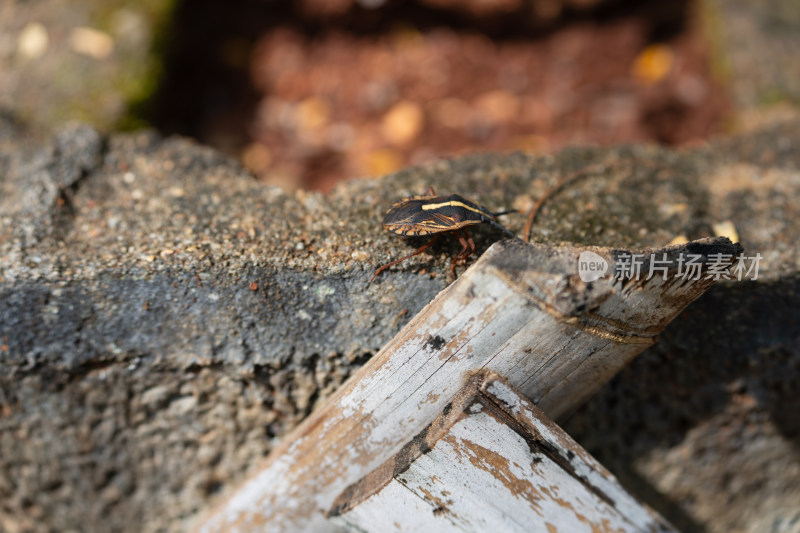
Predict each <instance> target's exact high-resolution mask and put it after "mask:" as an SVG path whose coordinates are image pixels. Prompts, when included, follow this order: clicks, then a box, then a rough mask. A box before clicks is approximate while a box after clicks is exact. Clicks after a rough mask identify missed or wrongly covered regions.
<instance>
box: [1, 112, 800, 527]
mask: <svg viewBox="0 0 800 533" xmlns="http://www.w3.org/2000/svg"><path fill="white" fill-rule="evenodd" d="M798 147H800V122H797V121H795V122H788V123H784V124H781V125H775V126H772V127H770V128H768V129H765V130H762V131H760V132H757V133H752V134H748V135H746V136H743V137H740V138H733V139H728V140H722V141H719V142H716V143H714V144H711V145H709V146H705V147H701V148H696V149H693V150H690V151H683V152H679V151H678V152H676V151H671V150H666V149H662V148H657V147H653V146H629V147H620V148H613V149H608V148H603V149H594V148H573V149H568V150H565V151H562V152H560V153H558V154H556V155H553V156H530V155H524V154H509V155H476V156H468V157H462V158H458V159H453V160H450V161H441V162H437V163H434V164H431V165H428V166H425V167H421V168H412V169H408V170H405V171H402V172H400V173H398V174H395V175H392V176H387V177H385V178H383V179H380V180H371V181H365V180H362V181H351V182H348V183H344V184H342V185H341V186H339V187H338V188H337V189H336V190H335V191H334V192H333V193H331V194H330V195H328V196H322V195H320V194H317V193H310V192H303V191H300V192H298V193H296V194H285V193H283V192H282V191H281V190H280V189H277V188H273V187H267V186H264V185H261V184H259V183H257V182H255V181H254V180H253V179H252V178H251V176H249V175H248V174H247V172H246V171H245V170H243V169H242V168H241V167H240V166H239V165H238V164H237V163H235V162H234V161H232V160H230V159H227V158H225V157H224V156H222V155H220V154H219V153H217V152H215V151H212V150H210V149H207V148H204V147H201V146H198V145H196V144H193V143H192V142H190V141H188V140H184V139H180V138H167V139H163V138H160V137H158V136H156V135H154V134H151V133H139V134H129V135H114V136H111V137H103V136H101V135H100V134H98V133H97V132H96V131H94V130H92V129H90V128H88V127H86V126H82V125H70V126H67V127H65V128H63V129H61V130H60V131H59V132H58V133H57V134H56V135H55V136H54V138H53V139H52V140H51V141H50V142H48V143H45V144H36V143H33V142H32V141H26V140H25V134H24V131H21V130H20V127H19V126H18V125H15V124H14V123H12V122H11V121H9V120H5V119H3V118H2V117H0V341H1V342H0V530H4V531H11V532H14V531H56V530H57V531H175V530H181V529H183V528H185V527H186V526H187V525H188V524H189V523H190V521H191V519H192V518H193V517H194V516H196V514H197V513H198V512H199V511H201V510H203V509H205V508H207V507H208V506H209V505H211V504H212V503H213V502H214V501H216V500H217V498H218V497H219V495H220V494H221V493H222V492H224V490H225V489H228V488H230V487H231V486H232V485H233V484H235V483H236V482H238V481H241V480H242V479H244V478H245V477H246V475H247V473H248V472H252V471H253V470H254V469H255V467H256V466H257V464H258V463H259V461H260V460H261V459H262V458H263V457H264V456H265V455H266V454H267V453H268V452H269V450H270V449H271V447H272V446H273V443H274V440H275V439H276V438H279V437H280V436H281V435H283V434H285V433H286V432H287V431H288V430H289V429H290V428H291V427H293V426H294V425H295V424H297V423H298V422H299V421H300V420H301V419H302V418H303V417H304V416H305V415H307V414H308V413H309V412H310V410H311V409H312V408H313V406H314V404H315V403H316V402H318V401H319V400H321V399H322V398H324V397H325V396H326V395H328V394H329V393H330V392H332V391H333V390H335V388H336V387H337V386H338V385H340V384H341V383H342V382H343V381H344V380H345V379H346V378H347V376H349V375H350V374H351V373H352V372H353V371H354V370H355V369H356V368H358V367H359V366H360V365H361V364H362V363H363V362H364V361H365V360H366V359H367V358H369V357H370V356H371V355H372V354H374V353H375V352H376V351H377V350H378V349H379V348H380V347H381V345H383V344H384V343H385V342H386V341H388V340H389V339H390V338H391V337H392V336H393V335H394V334H395V333H396V332H397V331H398V330H399V329H400V327H401V326H402V325H403V324H404V323H405V321H407V320H408V319H409V318H410V317H411V316H413V315H414V314H415V313H416V312H417V311H419V310H420V309H421V308H422V307H423V306H424V305H425V304H426V303H427V302H428V301H430V300H431V299H432V298H433V297H434V296H435V294H436V293H437V292H438V291H440V290H441V289H442V288H443V287H445V285H446V282H447V277H448V275H449V263H450V257H451V256H452V254H453V253H454V252H457V251H458V249H459V248H460V247H459V245H458V243H457V242H452V241H448V240H446V239H443V240H442V242H441V243H439V244H437V245H435V246H433V247H432V248H431V249H430V250H429V252H428V253H426V254H422V255H420V256H418V257H416V258H414V259H413V260H409V261H407V262H406V263H403V264H400V265H397V266H395V267H393V268H391V269H389V270H387V271H386V272H384V273H383V274H382V275H381V276H380V277H379V278H378V279H377V280H376V281H375V282H374V283H373V284H371V285H367V280H368V279H369V277H370V276H371V275H372V272H373V271H374V270H375V268H377V267H378V266H379V265H381V264H383V263H386V262H388V261H390V260H392V259H394V258H396V257H399V256H401V255H403V254H407V253H409V252H410V251H412V250H413V249H414V247H415V246H419V244H421V242H424V241H416V240H413V239H403V238H400V237H396V236H394V235H391V234H389V233H387V232H384V231H382V230H381V229H380V220H381V218H382V214H383V212H384V211H385V209H386V208H387V207H388V205H390V204H391V203H392V202H393V201H394V200H396V199H398V198H400V197H403V196H407V195H411V194H415V193H420V192H422V191H423V190H424V189H425V188H426V187H427V186H433V187H434V188H435V189H436V190H437V192H441V193H447V192H458V193H460V194H462V195H464V196H466V197H467V198H470V199H473V200H475V201H477V202H479V203H481V204H483V205H486V206H487V207H489V208H491V209H495V210H501V209H504V208H508V207H515V208H520V209H525V208H527V207H529V206H530V205H531V204H532V202H533V201H534V200H535V199H536V198H538V197H539V196H540V195H541V194H542V193H543V191H544V190H546V189H547V188H548V187H549V186H550V185H552V184H553V183H555V181H556V180H557V179H558V178H559V177H560V176H564V175H566V174H568V173H571V172H575V171H579V170H581V169H585V171H586V175H585V176H584V177H583V178H582V179H580V180H579V181H577V182H575V183H574V184H573V185H572V186H570V187H569V188H567V189H566V190H564V191H563V192H561V193H560V194H558V195H557V196H556V197H555V198H553V200H552V201H551V203H549V204H547V207H546V208H545V210H544V211H543V212H542V213H541V216H540V217H539V219H538V220H537V223H536V225H535V228H534V231H533V235H532V236H533V239H534V240H538V241H552V242H556V241H570V242H575V243H580V244H596V245H605V246H662V245H664V244H666V243H668V242H670V241H672V240H673V239H676V238H686V239H693V238H699V237H704V236H710V235H713V234H714V233H719V232H720V231H721V229H720V228H727V229H726V231H730V228H731V226H733V228H735V231H736V233H738V237H739V240H740V241H741V242H742V244H743V246H744V247H745V250H746V251H747V253H748V254H749V255H754V254H755V253H756V252H758V253H760V254H761V255H762V257H763V258H762V260H761V263H760V272H759V278H758V280H757V281H746V282H735V281H731V282H724V283H721V284H719V285H718V286H717V287H715V288H714V289H712V290H711V291H710V292H709V293H708V294H707V295H705V296H703V297H702V298H701V299H700V300H698V301H697V302H695V304H693V305H692V306H691V307H690V308H689V309H687V311H686V312H685V313H684V314H683V315H682V316H681V317H680V318H679V319H678V320H676V321H675V323H673V324H672V325H671V326H670V327H669V328H668V330H667V331H666V332H665V334H664V335H663V337H662V339H661V341H660V342H659V343H658V344H657V345H656V346H655V347H654V348H653V349H651V350H649V351H647V352H645V353H644V354H643V355H641V356H640V357H639V358H638V359H637V360H636V361H635V362H634V363H633V364H632V365H631V366H630V367H628V369H626V371H625V372H623V373H622V374H621V375H619V376H618V377H617V378H615V379H614V380H613V381H612V382H611V383H610V384H609V385H608V386H607V387H606V388H605V389H604V390H603V392H602V393H601V394H599V395H598V396H596V397H595V398H594V399H593V400H592V401H591V402H590V403H589V404H588V405H586V406H585V407H584V408H583V409H582V410H581V411H579V412H578V413H576V414H575V415H574V416H573V418H572V419H571V421H570V422H569V423H568V424H567V426H566V429H567V430H568V431H569V432H570V433H572V434H573V435H574V436H575V437H577V438H578V439H579V441H581V442H582V444H584V445H585V446H586V447H587V448H588V449H589V450H590V451H591V452H592V453H595V454H596V456H597V457H598V458H599V459H600V460H601V461H602V462H603V463H604V464H605V465H606V466H608V467H609V468H610V469H611V470H612V471H614V472H615V473H617V474H618V475H619V476H620V478H621V480H622V481H623V482H624V483H625V484H626V485H627V486H628V487H629V488H630V489H631V490H632V491H633V492H634V494H636V495H637V496H639V497H640V498H642V499H643V500H644V501H646V502H647V503H649V504H650V505H652V506H653V507H655V508H656V509H657V510H658V511H660V512H662V513H663V514H664V515H665V516H666V517H667V518H668V519H670V520H672V521H673V522H674V523H675V524H676V525H678V526H679V527H682V528H684V529H686V530H695V531H706V530H707V531H734V530H737V531H797V530H798V529H799V528H800V507H798V506H797V502H798V501H800V453H799V452H798V445H800V392H798V389H797V383H799V382H800V328H798V323H800V292H799V291H798V286H799V283H800V275H798V265H800V251H799V250H798V246H797V242H798V239H799V238H800V204H798V202H797V200H796V198H797V197H798V195H800V170H798V169H800V149H798ZM502 221H503V223H504V224H505V225H506V226H507V227H508V228H509V229H511V230H512V231H514V232H517V233H520V232H521V231H522V227H523V225H524V216H522V215H506V216H505V217H503V220H502ZM474 235H475V237H476V241H477V243H478V247H479V252H482V251H483V250H485V249H486V248H487V247H488V246H489V245H490V244H491V243H492V242H493V241H495V240H497V239H499V238H501V237H502V234H501V233H500V232H498V231H497V230H495V229H493V228H482V227H481V228H477V229H476V231H474Z"/></svg>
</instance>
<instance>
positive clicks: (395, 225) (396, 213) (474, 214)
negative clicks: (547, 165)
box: [369, 188, 519, 283]
mask: <svg viewBox="0 0 800 533" xmlns="http://www.w3.org/2000/svg"><path fill="white" fill-rule="evenodd" d="M516 212H517V211H516V210H515V209H512V210H509V211H501V212H497V213H494V212H492V211H489V210H488V209H486V208H485V207H481V206H479V205H478V204H475V203H473V202H470V201H469V200H467V199H466V198H464V197H463V196H461V195H458V194H451V195H449V196H436V195H435V193H434V192H433V189H432V188H428V190H427V191H425V194H423V195H422V196H412V197H410V198H404V199H402V200H400V201H398V202H395V203H394V204H393V205H392V206H391V207H390V208H389V210H388V211H387V212H386V216H385V217H384V218H383V227H384V229H386V230H387V231H390V232H392V233H395V234H397V235H405V236H413V237H418V236H419V237H421V236H425V235H433V238H432V239H431V240H430V241H428V242H427V243H425V244H424V245H423V246H421V247H420V248H418V249H417V250H415V251H414V252H413V253H410V254H408V255H406V256H404V257H401V258H400V259H396V260H395V261H392V262H391V263H387V264H385V265H383V266H382V267H380V268H379V269H378V270H376V271H375V273H374V274H373V275H372V277H371V278H370V280H369V283H372V281H373V280H374V279H375V278H376V277H377V276H378V274H380V273H381V272H383V271H384V270H386V269H387V268H389V267H391V266H394V265H396V264H397V263H400V262H402V261H405V260H406V259H409V258H411V257H414V256H415V255H418V254H421V253H422V252H424V251H425V250H427V249H428V248H430V247H431V245H432V244H433V243H434V242H436V240H437V239H438V238H439V237H441V236H442V234H444V233H448V232H452V233H454V234H455V235H456V236H457V237H458V241H459V242H460V243H461V246H462V248H461V252H460V253H459V254H458V255H457V256H456V257H455V258H453V261H452V265H451V267H450V271H451V272H452V274H453V276H455V273H456V264H457V263H458V261H459V260H463V261H464V263H466V260H467V257H469V256H470V255H471V254H472V253H473V252H474V251H475V241H473V240H472V237H471V236H470V235H469V233H468V232H467V230H466V228H467V227H468V226H475V225H477V224H491V225H492V226H495V227H497V228H500V229H501V230H503V231H504V232H505V233H507V234H508V235H510V236H511V237H513V238H515V239H519V237H517V236H516V235H514V234H513V233H511V232H510V231H509V230H507V229H506V228H504V227H503V226H502V225H501V224H499V223H498V222H497V217H498V216H500V215H505V214H508V213H516Z"/></svg>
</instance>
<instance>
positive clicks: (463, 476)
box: [327, 371, 675, 533]
mask: <svg viewBox="0 0 800 533" xmlns="http://www.w3.org/2000/svg"><path fill="white" fill-rule="evenodd" d="M327 514H328V516H329V517H330V518H331V519H332V521H333V523H334V524H336V525H339V526H342V527H344V528H345V529H347V530H349V531H358V532H363V533H367V532H376V533H377V532H384V531H459V532H469V531H486V530H487V529H488V530H502V531H519V532H529V531H543V532H544V531H548V532H552V531H592V532H595V531H615V532H620V531H630V532H641V531H650V532H668V531H675V530H674V528H673V527H672V526H671V525H670V524H669V523H668V522H666V521H665V520H664V519H663V518H662V517H661V516H660V515H658V514H657V513H655V512H654V511H653V510H651V509H650V508H648V507H647V506H644V505H642V504H640V503H639V502H638V501H637V500H636V499H635V498H634V497H632V496H631V495H630V494H628V493H627V492H626V491H625V490H624V489H623V488H622V487H621V485H620V484H619V482H618V481H617V479H616V478H615V477H614V476H613V475H612V474H611V473H610V472H608V471H607V470H606V469H605V468H603V466H602V465H600V464H599V463H597V462H596V461H595V460H594V458H592V457H591V456H590V455H589V454H588V453H587V452H586V451H585V450H584V449H583V448H581V447H580V445H578V444H577V443H576V442H575V441H573V440H572V439H571V438H570V437H569V435H567V434H566V433H565V432H564V431H563V430H562V429H561V428H559V427H558V426H557V425H556V424H555V423H553V422H552V421H551V420H550V419H548V418H547V416H546V415H545V414H544V413H542V412H541V411H540V410H539V409H538V408H536V406H535V405H533V404H532V403H531V402H530V401H528V400H527V399H526V398H525V397H524V396H522V395H521V394H520V393H519V392H518V391H517V390H516V389H514V387H513V386H512V385H510V384H509V383H508V382H507V381H505V380H504V379H503V378H501V377H500V376H498V375H497V374H495V373H494V372H489V371H482V372H479V373H477V374H475V375H473V376H472V377H471V378H470V379H469V381H468V383H467V384H466V385H465V386H464V388H463V389H461V390H460V391H459V392H458V393H457V394H456V396H455V398H454V399H453V402H452V403H450V404H448V405H447V406H446V407H445V409H444V410H443V411H442V413H441V414H440V415H439V416H438V417H436V419H435V420H434V421H433V422H432V423H431V424H430V425H429V426H428V427H426V428H425V429H424V430H423V431H422V432H420V433H419V434H418V435H417V436H416V437H414V438H413V439H412V440H411V441H410V442H408V443H407V444H406V445H405V446H403V448H402V449H401V450H400V451H399V452H398V453H397V454H396V455H394V456H393V457H391V458H390V459H389V460H388V461H386V462H385V463H383V464H382V465H381V466H379V467H378V468H377V469H375V470H374V471H372V472H370V473H369V474H367V475H366V476H365V477H363V478H362V479H360V480H359V481H357V482H356V483H354V484H352V485H350V486H349V487H347V488H345V489H344V490H343V491H342V493H341V494H340V495H339V496H338V497H337V498H336V500H335V501H334V502H333V505H332V507H331V509H330V510H329V512H328V513H327Z"/></svg>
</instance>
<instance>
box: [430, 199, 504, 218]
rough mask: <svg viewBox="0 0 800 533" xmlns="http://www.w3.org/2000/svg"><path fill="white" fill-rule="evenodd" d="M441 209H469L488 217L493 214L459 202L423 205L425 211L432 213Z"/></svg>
mask: <svg viewBox="0 0 800 533" xmlns="http://www.w3.org/2000/svg"><path fill="white" fill-rule="evenodd" d="M440 207H463V208H464V209H469V210H470V211H472V212H474V213H480V214H481V215H487V214H491V213H486V212H485V211H481V210H480V209H475V208H474V207H472V206H471V205H467V204H465V203H464V202H458V201H455V200H450V201H449V202H442V203H440V204H422V210H423V211H431V210H432V209H439V208H440Z"/></svg>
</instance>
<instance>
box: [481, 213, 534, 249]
mask: <svg viewBox="0 0 800 533" xmlns="http://www.w3.org/2000/svg"><path fill="white" fill-rule="evenodd" d="M512 212H514V211H512ZM486 222H487V223H489V224H491V225H492V226H494V227H496V228H498V229H501V230H503V233H505V234H506V235H510V236H511V237H513V238H515V239H517V240H518V241H522V239H520V238H519V237H517V236H516V235H514V234H513V233H511V230H509V229H508V228H506V227H505V226H503V225H502V224H500V223H498V222H495V221H494V220H487V221H486ZM522 242H525V241H522Z"/></svg>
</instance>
